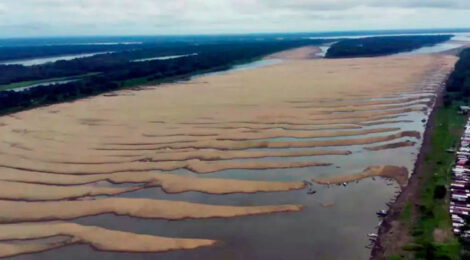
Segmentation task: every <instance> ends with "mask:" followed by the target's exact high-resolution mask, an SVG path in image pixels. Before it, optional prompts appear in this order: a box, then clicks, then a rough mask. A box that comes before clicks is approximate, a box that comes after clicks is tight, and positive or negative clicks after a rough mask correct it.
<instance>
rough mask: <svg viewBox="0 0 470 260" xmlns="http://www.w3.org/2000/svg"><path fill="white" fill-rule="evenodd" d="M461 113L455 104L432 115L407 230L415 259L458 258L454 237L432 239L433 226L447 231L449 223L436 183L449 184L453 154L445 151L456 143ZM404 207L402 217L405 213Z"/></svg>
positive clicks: (446, 207) (450, 226) (460, 125)
mask: <svg viewBox="0 0 470 260" xmlns="http://www.w3.org/2000/svg"><path fill="white" fill-rule="evenodd" d="M465 119H466V118H465V116H462V115H459V114H458V113H457V106H456V105H454V106H447V107H444V106H441V107H438V108H437V110H436V112H435V115H434V122H433V123H434V126H433V130H432V133H431V148H430V151H428V152H427V153H426V154H425V158H426V160H425V162H424V163H425V169H427V171H429V173H430V174H429V175H428V177H427V179H425V180H424V183H423V185H422V187H421V191H420V195H421V196H420V200H419V204H418V210H417V218H416V219H415V220H414V223H413V224H412V228H411V233H412V235H413V236H414V238H415V244H416V245H419V247H417V250H416V255H415V256H416V259H461V258H460V243H459V241H458V239H457V238H456V237H454V236H452V235H449V237H447V238H446V239H445V242H442V243H438V242H436V241H434V239H433V233H434V230H435V229H442V230H444V231H446V232H449V234H451V230H452V225H451V224H452V223H451V220H450V216H449V214H448V213H447V209H448V201H447V200H446V199H445V198H444V199H439V198H436V197H435V189H436V187H437V186H439V185H444V186H446V187H448V186H449V184H450V182H451V175H450V168H451V166H452V164H453V163H454V160H455V155H454V154H451V153H447V152H446V151H445V150H446V149H447V148H449V147H453V146H455V144H456V143H457V142H458V140H459V138H460V136H461V134H462V130H463V126H464V125H465ZM407 214H408V213H407V208H406V207H405V209H404V211H403V213H402V216H406V215H407Z"/></svg>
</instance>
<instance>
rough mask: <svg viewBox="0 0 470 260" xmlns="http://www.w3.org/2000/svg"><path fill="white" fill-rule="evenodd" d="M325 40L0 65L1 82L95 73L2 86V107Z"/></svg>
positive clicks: (224, 65)
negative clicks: (75, 78) (62, 81)
mask: <svg viewBox="0 0 470 260" xmlns="http://www.w3.org/2000/svg"><path fill="white" fill-rule="evenodd" d="M322 42H323V41H321V40H292V41H291V40H289V41H263V42H242V43H225V44H206V45H191V46H189V47H188V46H176V47H168V46H164V47H158V48H153V49H152V48H150V49H142V50H136V51H123V52H120V53H113V54H106V55H97V56H93V57H89V58H82V59H75V60H70V61H57V62H55V63H50V64H44V65H37V66H29V67H26V66H22V65H8V66H0V71H1V72H2V73H1V74H0V82H1V84H7V83H12V82H18V81H26V80H38V79H47V78H54V77H63V76H70V75H80V74H84V73H91V72H94V73H95V74H94V75H93V76H90V77H87V78H85V79H83V80H80V81H74V82H69V83H66V84H60V85H50V86H39V87H35V88H31V89H28V90H24V91H21V92H15V91H0V111H2V112H3V113H6V112H10V111H17V110H20V109H25V108H30V107H34V106H38V105H43V104H50V103H55V102H61V101H67V100H73V99H76V98H80V97H84V96H89V95H94V94H99V93H103V92H106V91H111V90H116V89H118V88H121V87H125V86H126V84H124V82H125V81H128V80H132V79H136V78H140V79H141V78H144V79H145V80H147V81H162V80H166V79H169V78H175V77H183V76H189V75H192V74H196V73H199V72H204V71H216V70H223V69H228V68H230V67H231V66H232V65H234V64H237V63H241V62H246V61H249V60H253V59H256V58H259V57H261V56H264V55H268V54H271V53H274V52H278V51H282V50H286V49H290V48H295V47H300V46H305V45H312V44H319V43H322ZM188 53H197V54H198V55H193V56H186V57H181V58H177V59H167V60H151V61H145V62H132V60H134V59H138V58H145V57H147V58H149V57H152V56H160V55H178V54H188Z"/></svg>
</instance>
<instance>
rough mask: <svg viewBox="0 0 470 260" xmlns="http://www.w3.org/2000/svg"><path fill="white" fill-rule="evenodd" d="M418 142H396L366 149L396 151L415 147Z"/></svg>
mask: <svg viewBox="0 0 470 260" xmlns="http://www.w3.org/2000/svg"><path fill="white" fill-rule="evenodd" d="M415 144H416V142H396V143H390V144H384V145H377V146H369V147H365V148H364V149H366V150H369V151H380V150H388V149H396V148H401V147H410V146H414V145H415Z"/></svg>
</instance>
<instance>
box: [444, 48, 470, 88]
mask: <svg viewBox="0 0 470 260" xmlns="http://www.w3.org/2000/svg"><path fill="white" fill-rule="evenodd" d="M459 57H460V59H459V61H458V62H457V63H456V64H455V68H454V71H453V72H452V73H451V74H450V76H449V79H448V80H447V91H448V92H451V93H458V94H459V95H460V94H462V95H463V96H466V97H469V96H470V49H465V50H463V51H462V52H461V53H460V55H459Z"/></svg>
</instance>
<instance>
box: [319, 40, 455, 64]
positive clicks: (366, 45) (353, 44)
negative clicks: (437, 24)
mask: <svg viewBox="0 0 470 260" xmlns="http://www.w3.org/2000/svg"><path fill="white" fill-rule="evenodd" d="M450 38H452V35H418V36H415V35H414V36H378V37H366V38H359V39H344V40H340V41H338V42H336V43H334V44H333V45H332V46H331V47H330V48H329V49H328V51H327V53H326V57H327V58H352V57H375V56H382V55H390V54H395V53H400V52H407V51H412V50H415V49H418V48H421V47H425V46H432V45H435V44H438V43H441V42H445V41H448V40H450Z"/></svg>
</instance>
